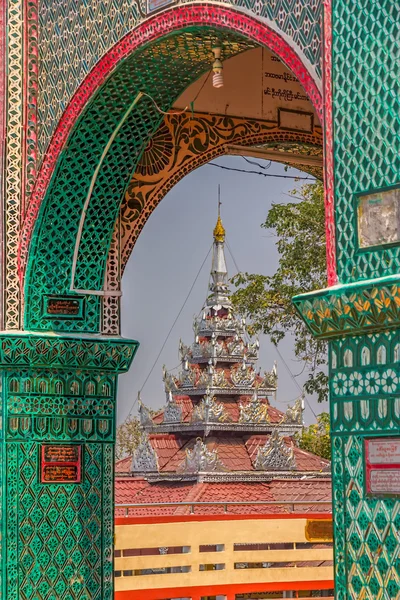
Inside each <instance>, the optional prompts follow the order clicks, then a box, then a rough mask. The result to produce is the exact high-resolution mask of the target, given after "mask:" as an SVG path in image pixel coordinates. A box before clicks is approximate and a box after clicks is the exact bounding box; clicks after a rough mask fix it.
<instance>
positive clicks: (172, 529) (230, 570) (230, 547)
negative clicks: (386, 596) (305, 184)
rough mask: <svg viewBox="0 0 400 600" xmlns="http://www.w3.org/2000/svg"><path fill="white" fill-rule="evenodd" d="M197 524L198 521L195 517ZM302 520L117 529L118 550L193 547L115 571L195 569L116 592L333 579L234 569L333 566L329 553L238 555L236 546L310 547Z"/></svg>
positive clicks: (297, 570) (131, 581)
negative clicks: (215, 548)
mask: <svg viewBox="0 0 400 600" xmlns="http://www.w3.org/2000/svg"><path fill="white" fill-rule="evenodd" d="M194 519H195V517H194ZM306 522H307V520H306V519H305V518H304V519H303V518H301V519H282V518H280V519H279V518H277V519H254V520H253V519H250V520H224V521H195V520H193V521H191V522H180V523H156V524H135V525H117V526H116V545H115V548H116V550H123V549H133V548H161V547H173V546H190V547H191V550H190V552H189V553H187V554H168V555H165V556H163V555H155V556H134V557H125V558H116V559H115V569H116V570H117V571H124V570H137V569H151V568H163V567H178V566H191V572H189V573H168V574H160V575H138V576H127V577H117V578H116V579H115V589H116V591H125V590H134V589H136V590H139V589H160V588H166V587H186V586H204V585H225V584H227V585H232V584H253V583H260V584H261V583H271V582H272V583H273V582H276V583H277V584H278V583H279V582H288V581H291V582H299V581H316V582H317V581H327V580H332V579H333V567H284V568H276V567H273V566H272V567H269V568H255V569H235V568H234V563H238V562H240V563H250V562H252V563H254V562H257V563H259V562H261V563H262V562H277V563H278V562H294V561H331V560H333V551H332V549H331V548H321V549H306V550H301V549H299V550H297V549H296V550H251V551H250V550H248V551H234V544H265V543H284V542H289V543H299V542H303V543H304V542H307V540H306V537H305V527H306ZM207 544H210V545H214V544H215V545H224V546H225V549H224V551H222V552H207V553H206V552H199V546H200V545H207ZM209 563H211V564H214V563H224V564H225V569H224V570H219V571H200V570H199V565H200V564H209Z"/></svg>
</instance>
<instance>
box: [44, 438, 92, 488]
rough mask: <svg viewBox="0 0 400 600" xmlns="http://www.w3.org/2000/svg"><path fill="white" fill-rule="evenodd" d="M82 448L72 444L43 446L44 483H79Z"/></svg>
mask: <svg viewBox="0 0 400 600" xmlns="http://www.w3.org/2000/svg"><path fill="white" fill-rule="evenodd" d="M81 452H82V447H81V446H77V445H72V444H70V445H69V444H68V445H67V444H65V445H64V444H54V445H47V444H45V445H43V446H42V448H41V481H42V483H52V482H53V483H79V482H80V480H81Z"/></svg>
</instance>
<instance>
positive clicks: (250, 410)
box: [239, 387, 270, 425]
mask: <svg viewBox="0 0 400 600" xmlns="http://www.w3.org/2000/svg"><path fill="white" fill-rule="evenodd" d="M239 411H240V412H239V423H255V424H258V425H259V424H261V423H269V421H270V419H269V414H268V403H266V402H261V401H260V400H259V398H258V387H256V388H255V390H254V393H253V396H252V398H251V400H250V401H249V402H247V404H242V403H240V404H239Z"/></svg>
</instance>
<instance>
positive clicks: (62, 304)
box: [46, 298, 80, 315]
mask: <svg viewBox="0 0 400 600" xmlns="http://www.w3.org/2000/svg"><path fill="white" fill-rule="evenodd" d="M46 310H47V314H49V315H79V310H80V302H79V300H70V299H65V298H64V299H63V298H48V299H47V307H46Z"/></svg>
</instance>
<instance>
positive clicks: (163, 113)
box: [140, 92, 189, 115]
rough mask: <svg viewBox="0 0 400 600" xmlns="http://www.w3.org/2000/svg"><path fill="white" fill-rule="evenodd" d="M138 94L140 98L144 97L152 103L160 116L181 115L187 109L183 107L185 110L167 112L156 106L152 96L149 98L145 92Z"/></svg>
mask: <svg viewBox="0 0 400 600" xmlns="http://www.w3.org/2000/svg"><path fill="white" fill-rule="evenodd" d="M140 93H141V94H142V96H146V98H149V99H150V100H151V101H152V103H153V104H154V106H155V107H156V109H157V110H158V112H159V113H161V114H162V115H182V114H183V113H184V112H186V111H187V109H188V108H189V106H185V108H184V109H183V110H177V111H172V110H167V111H165V110H163V109H162V108H160V107H159V106H158V104H157V102H156V101H155V100H154V98H153V97H152V96H150V94H146V92H140Z"/></svg>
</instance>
